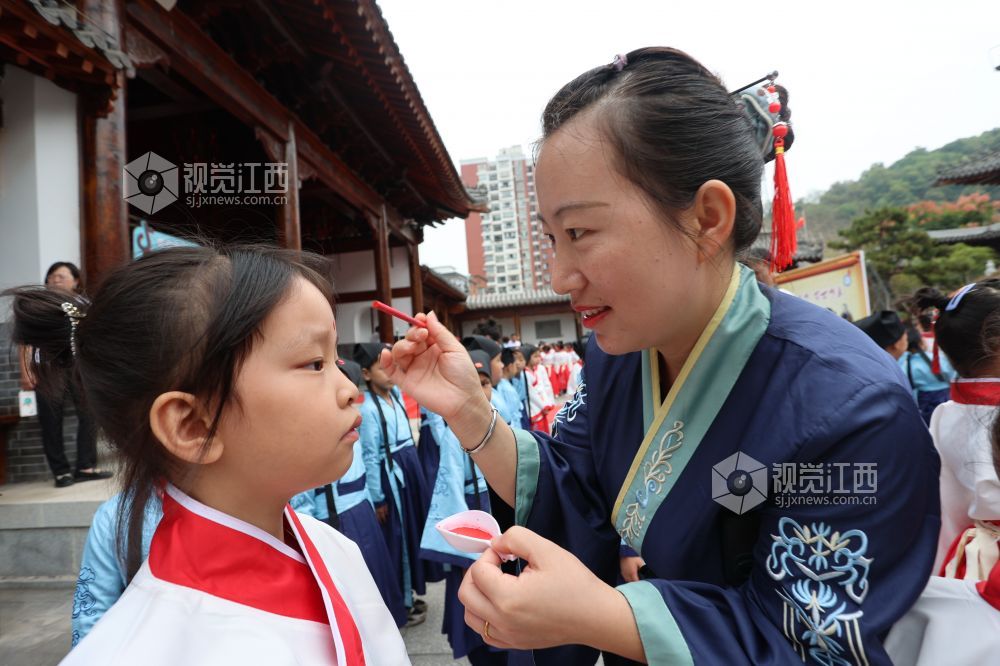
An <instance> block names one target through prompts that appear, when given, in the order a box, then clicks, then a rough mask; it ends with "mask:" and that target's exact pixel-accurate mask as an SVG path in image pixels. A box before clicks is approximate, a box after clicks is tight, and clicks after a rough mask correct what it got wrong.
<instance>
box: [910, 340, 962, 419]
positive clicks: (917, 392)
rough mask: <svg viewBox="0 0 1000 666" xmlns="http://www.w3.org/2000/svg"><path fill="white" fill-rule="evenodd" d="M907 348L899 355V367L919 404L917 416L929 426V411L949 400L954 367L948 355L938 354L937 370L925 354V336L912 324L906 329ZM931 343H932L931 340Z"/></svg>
mask: <svg viewBox="0 0 1000 666" xmlns="http://www.w3.org/2000/svg"><path fill="white" fill-rule="evenodd" d="M906 340H907V348H906V352H905V353H904V354H903V355H902V356H900V357H899V361H897V362H898V363H899V367H900V368H901V369H902V370H903V374H905V375H906V379H907V380H908V381H909V382H910V388H912V389H913V397H914V399H916V401H917V406H919V407H920V415H921V416H923V417H924V422H925V423H927V424H928V425H930V422H931V414H933V413H934V410H935V409H936V408H937V406H938V405H940V404H941V403H942V402H945V401H946V400H948V395H949V382H951V380H952V379H954V378H955V370H954V369H953V368H952V367H951V364H950V363H949V362H948V357H947V356H946V355H944V354H940V353H939V354H938V366H939V367H938V370H937V371H935V370H934V363H933V362H932V361H931V358H930V356H928V354H927V346H926V341H925V338H924V337H923V336H922V335H921V334H920V331H919V330H917V329H916V328H914V327H913V326H908V327H907V328H906ZM931 345H932V346H933V345H934V341H933V339H932V340H931Z"/></svg>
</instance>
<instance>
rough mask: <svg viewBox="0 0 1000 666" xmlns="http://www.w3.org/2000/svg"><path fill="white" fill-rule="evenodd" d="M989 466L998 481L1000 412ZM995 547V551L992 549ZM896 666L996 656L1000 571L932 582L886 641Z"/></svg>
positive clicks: (976, 661) (935, 578) (993, 658)
mask: <svg viewBox="0 0 1000 666" xmlns="http://www.w3.org/2000/svg"><path fill="white" fill-rule="evenodd" d="M990 443H991V445H992V447H993V453H992V466H993V471H994V473H995V474H996V475H997V476H1000V411H997V410H994V414H993V416H992V425H991V426H990ZM994 547H995V545H994ZM885 649H886V652H887V653H888V654H889V657H890V659H891V660H892V663H893V664H895V665H896V666H938V664H990V663H993V662H995V661H996V655H997V654H998V653H1000V566H997V565H993V567H992V569H990V572H989V575H988V576H987V577H986V578H985V579H984V580H980V581H975V580H971V579H965V580H960V579H958V578H942V577H940V576H931V579H930V581H928V583H927V587H926V588H925V589H924V591H923V593H922V594H921V595H920V598H919V599H917V602H916V603H915V604H914V605H913V607H912V608H911V609H910V610H909V611H908V612H907V613H906V615H904V616H903V617H902V618H900V619H899V621H898V622H896V624H895V625H893V627H892V631H890V632H889V635H888V637H887V638H886V641H885Z"/></svg>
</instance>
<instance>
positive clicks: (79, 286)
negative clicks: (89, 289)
mask: <svg viewBox="0 0 1000 666" xmlns="http://www.w3.org/2000/svg"><path fill="white" fill-rule="evenodd" d="M60 268H65V269H67V270H68V271H69V272H70V274H71V275H72V276H73V279H74V280H76V291H77V293H82V292H83V280H82V278H81V277H80V269H79V267H78V266H77V265H76V264H74V263H73V262H72V261H57V262H56V263H54V264H52V265H51V266H49V270H47V271H45V280H44V282H45V283H46V284H48V282H49V278H50V277H52V274H53V273H55V272H56V271H57V270H59V269H60Z"/></svg>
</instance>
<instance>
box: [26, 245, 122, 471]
mask: <svg viewBox="0 0 1000 666" xmlns="http://www.w3.org/2000/svg"><path fill="white" fill-rule="evenodd" d="M45 286H46V287H48V288H49V289H52V290H55V291H65V292H68V293H69V294H71V295H72V298H73V299H74V300H75V301H78V302H79V303H80V304H81V305H83V306H86V305H87V304H89V302H90V301H89V300H88V299H87V297H86V296H84V295H83V285H82V283H81V281H80V269H79V268H77V267H76V265H75V264H73V263H71V262H68V261H57V262H56V263H54V264H52V265H51V266H49V270H48V271H46V273H45ZM39 353H40V352H39V351H37V350H32V349H30V348H28V347H22V350H21V388H22V389H24V390H25V391H33V390H34V389H35V384H36V380H35V377H34V375H33V373H32V372H31V362H30V361H31V355H32V354H35V355H36V356H37V355H38V354H39ZM35 360H36V361H37V360H39V359H37V358H36V359H35ZM54 360H55V361H56V363H57V364H58V365H61V366H62V367H64V368H67V372H66V373H64V375H65V376H64V377H63V378H62V383H63V385H64V386H63V390H62V395H61V396H57V395H46V394H45V393H44V392H39V393H38V394H37V395H36V396H35V397H36V400H37V401H38V424H39V425H40V426H41V430H42V449H43V451H44V452H45V460H46V461H47V462H48V463H49V469H50V470H52V476H54V477H55V480H56V488H65V487H66V486H71V485H73V483H75V482H76V481H92V480H94V479H108V478H110V477H111V476H112V473H111V472H108V471H104V470H101V469H98V468H97V467H96V465H97V435H96V432H95V430H94V422H93V421H92V420H91V418H90V415H89V414H88V413H87V409H86V406H85V405H84V404H83V401H82V400H81V399H80V394H79V393H78V391H77V389H76V387H75V385H74V382H72V381H70V378H69V376H68V368H69V365H70V361H71V359H54ZM67 397H69V398H71V399H72V400H73V405H74V406H75V407H76V420H77V427H76V470H75V471H73V470H71V468H70V464H69V460H67V458H66V449H65V443H64V441H63V407H64V405H65V402H66V398H67Z"/></svg>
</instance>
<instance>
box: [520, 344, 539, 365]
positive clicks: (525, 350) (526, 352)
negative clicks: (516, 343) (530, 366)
mask: <svg viewBox="0 0 1000 666" xmlns="http://www.w3.org/2000/svg"><path fill="white" fill-rule="evenodd" d="M536 351H538V347H536V346H535V345H528V344H524V345H521V355H522V356H524V360H525V361H530V360H531V355H532V354H534V353H535V352H536Z"/></svg>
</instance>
